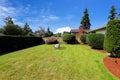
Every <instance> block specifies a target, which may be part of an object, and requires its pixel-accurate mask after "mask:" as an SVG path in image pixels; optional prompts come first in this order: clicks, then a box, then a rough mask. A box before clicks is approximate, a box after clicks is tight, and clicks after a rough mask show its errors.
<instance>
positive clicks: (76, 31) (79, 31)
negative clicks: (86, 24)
mask: <svg viewBox="0 0 120 80" xmlns="http://www.w3.org/2000/svg"><path fill="white" fill-rule="evenodd" d="M89 31H90V29H83V27H82V26H80V27H79V29H71V31H70V33H71V34H74V35H75V36H76V37H79V36H80V35H81V34H87V33H89Z"/></svg>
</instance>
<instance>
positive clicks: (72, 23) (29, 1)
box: [0, 0, 120, 32]
mask: <svg viewBox="0 0 120 80" xmlns="http://www.w3.org/2000/svg"><path fill="white" fill-rule="evenodd" d="M112 5H114V6H115V7H116V9H117V12H120V10H118V9H120V0H1V1H0V27H2V26H3V25H4V22H3V20H4V18H5V17H7V16H11V17H12V18H13V20H14V23H15V24H18V25H20V26H23V25H24V24H25V22H27V23H28V24H29V25H30V27H31V28H32V30H33V31H35V30H38V29H39V26H43V27H44V28H45V29H47V27H50V29H51V31H53V32H60V31H61V32H62V31H63V30H70V29H77V28H78V27H79V25H80V21H81V19H82V16H83V12H84V9H85V8H88V11H89V17H90V22H91V29H96V28H99V27H103V26H105V25H106V23H107V21H108V16H109V12H110V8H111V6H112Z"/></svg>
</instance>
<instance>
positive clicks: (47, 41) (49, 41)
mask: <svg viewBox="0 0 120 80" xmlns="http://www.w3.org/2000/svg"><path fill="white" fill-rule="evenodd" d="M57 43H58V41H57V39H56V38H55V37H48V38H46V39H45V44H57Z"/></svg>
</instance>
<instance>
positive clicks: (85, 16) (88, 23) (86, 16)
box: [81, 8, 91, 29]
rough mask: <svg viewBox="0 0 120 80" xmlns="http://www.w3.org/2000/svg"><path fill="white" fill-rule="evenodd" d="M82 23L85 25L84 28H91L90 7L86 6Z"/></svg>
mask: <svg viewBox="0 0 120 80" xmlns="http://www.w3.org/2000/svg"><path fill="white" fill-rule="evenodd" d="M81 24H82V26H83V29H90V26H91V23H90V19H89V14H88V9H87V8H86V9H85V11H84V16H83V17H82V21H81Z"/></svg>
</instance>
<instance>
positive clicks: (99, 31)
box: [89, 27, 106, 34]
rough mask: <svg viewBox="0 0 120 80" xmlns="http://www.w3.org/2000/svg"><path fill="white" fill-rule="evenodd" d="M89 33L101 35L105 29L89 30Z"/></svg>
mask: <svg viewBox="0 0 120 80" xmlns="http://www.w3.org/2000/svg"><path fill="white" fill-rule="evenodd" d="M89 33H101V34H105V33H106V27H101V28H97V29H95V30H91V31H90V32H89Z"/></svg>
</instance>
